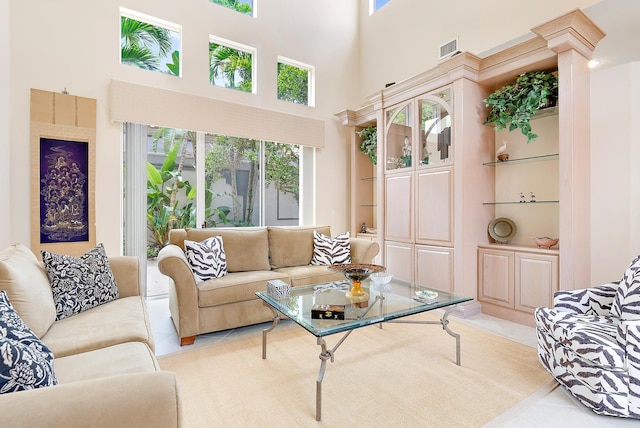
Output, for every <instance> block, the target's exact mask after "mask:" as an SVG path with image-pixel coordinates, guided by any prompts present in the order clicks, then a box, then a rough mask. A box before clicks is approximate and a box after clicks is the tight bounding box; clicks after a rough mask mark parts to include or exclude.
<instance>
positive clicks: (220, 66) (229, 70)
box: [209, 42, 253, 92]
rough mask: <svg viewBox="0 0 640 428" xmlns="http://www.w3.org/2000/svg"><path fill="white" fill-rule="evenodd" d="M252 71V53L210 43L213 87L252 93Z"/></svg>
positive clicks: (210, 71)
mask: <svg viewBox="0 0 640 428" xmlns="http://www.w3.org/2000/svg"><path fill="white" fill-rule="evenodd" d="M252 69H253V55H252V54H251V53H249V52H245V51H243V50H240V49H235V48H232V47H229V46H225V45H223V44H217V43H212V42H211V43H209V82H210V83H211V84H212V85H215V86H222V87H223V88H230V89H237V90H240V91H244V92H252V90H253V86H252V85H253V82H252V80H251V79H252Z"/></svg>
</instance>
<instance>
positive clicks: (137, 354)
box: [54, 342, 160, 384]
mask: <svg viewBox="0 0 640 428" xmlns="http://www.w3.org/2000/svg"><path fill="white" fill-rule="evenodd" d="M54 366H55V370H56V375H57V377H58V383H60V384H64V383H69V382H77V381H82V380H89V379H97V378H100V377H107V376H117V375H124V374H129V373H140V372H156V371H158V370H160V366H159V365H158V362H157V361H156V359H155V356H154V355H153V351H151V349H150V348H149V347H148V346H147V345H146V344H144V343H142V342H127V343H119V344H117V345H112V346H107V347H106V348H100V349H96V350H93V351H88V352H82V353H79V354H74V355H68V356H66V357H62V358H56V359H55V361H54Z"/></svg>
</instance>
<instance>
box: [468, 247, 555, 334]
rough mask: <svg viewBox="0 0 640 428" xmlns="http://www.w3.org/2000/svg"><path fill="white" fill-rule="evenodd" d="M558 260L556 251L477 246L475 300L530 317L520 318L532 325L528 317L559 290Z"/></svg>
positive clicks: (523, 316)
mask: <svg viewBox="0 0 640 428" xmlns="http://www.w3.org/2000/svg"><path fill="white" fill-rule="evenodd" d="M558 261H559V251H558V250H539V249H536V248H531V247H521V246H514V245H480V246H478V299H479V300H480V301H482V302H488V303H491V304H493V305H496V306H498V307H501V308H506V309H512V310H517V311H520V312H523V313H526V314H529V315H524V314H523V315H521V318H526V319H528V320H529V322H526V323H527V324H533V320H532V318H531V316H530V314H532V313H533V311H534V309H535V308H537V307H540V306H548V304H549V302H550V301H552V299H553V293H554V292H555V291H557V290H558V275H559V269H558V266H559V264H558ZM503 312H504V311H503ZM505 314H506V312H505Z"/></svg>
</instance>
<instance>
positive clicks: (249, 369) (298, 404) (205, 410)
mask: <svg viewBox="0 0 640 428" xmlns="http://www.w3.org/2000/svg"><path fill="white" fill-rule="evenodd" d="M414 318H415V319H431V320H433V319H437V318H436V317H435V315H431V314H420V315H415V316H414ZM450 321H451V323H450V327H451V329H452V330H453V331H454V332H457V333H460V334H461V335H462V339H461V356H462V358H461V359H462V365H461V366H457V365H456V364H455V339H454V338H453V337H451V336H449V335H448V334H446V332H445V331H443V330H442V328H441V327H440V326H438V325H414V324H384V326H383V329H382V330H381V329H379V328H378V327H377V326H368V327H364V328H360V329H358V330H355V331H354V332H353V333H351V335H350V336H349V337H348V338H347V339H346V341H345V342H344V343H343V344H342V345H341V346H340V347H339V348H338V349H337V351H336V353H335V362H334V363H331V362H327V369H326V372H325V376H324V381H323V383H322V388H323V398H322V400H323V401H322V421H321V422H316V420H315V388H316V378H317V376H318V370H319V368H320V359H319V358H318V355H319V353H320V347H319V346H318V345H317V344H316V338H315V337H314V336H313V335H311V334H310V333H308V332H307V331H305V330H303V329H302V328H301V327H298V326H295V325H292V326H290V327H287V326H278V327H277V328H276V329H275V330H274V331H272V332H271V333H269V335H268V339H269V341H268V348H267V359H266V360H263V359H262V358H261V355H262V348H261V346H262V337H261V335H260V334H259V333H257V334H256V335H255V336H252V337H249V338H241V339H238V340H235V341H231V342H226V343H224V344H221V345H212V346H210V347H207V348H202V349H198V350H194V351H187V352H181V353H178V354H173V355H170V356H166V357H160V358H159V361H160V366H161V367H162V369H163V370H170V371H174V372H176V373H177V376H178V381H179V385H180V394H181V396H182V403H183V409H184V425H185V426H186V427H210V426H219V427H315V426H327V427H358V426H366V427H377V426H380V427H390V426H394V427H417V426H421V427H479V426H482V425H483V424H485V423H487V422H489V421H490V420H492V419H493V418H495V417H496V416H498V415H500V414H501V413H502V412H504V411H506V410H507V409H509V408H510V407H512V406H514V405H515V404H517V403H518V402H519V401H520V400H522V399H523V398H525V397H527V396H528V395H530V394H532V393H534V392H535V391H536V390H538V389H539V388H540V387H542V386H543V385H544V384H545V383H547V382H548V381H549V379H550V378H549V374H547V372H546V371H545V370H544V369H543V368H542V366H541V365H540V364H539V363H538V361H537V356H536V351H535V349H533V348H530V347H528V346H525V345H522V344H519V343H516V342H512V341H510V340H508V339H505V338H502V337H498V336H495V335H492V334H490V333H487V332H486V331H483V330H479V329H476V328H473V327H471V326H469V325H468V324H465V323H464V322H460V321H456V320H455V318H453V319H451V320H450ZM340 337H342V335H341V334H336V335H333V336H328V337H326V338H325V339H326V341H327V345H328V347H329V348H333V346H334V345H335V343H336V342H337V341H338V340H339V339H340Z"/></svg>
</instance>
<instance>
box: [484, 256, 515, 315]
mask: <svg viewBox="0 0 640 428" xmlns="http://www.w3.org/2000/svg"><path fill="white" fill-rule="evenodd" d="M513 260H514V253H513V251H500V250H488V249H482V248H481V249H479V250H478V300H481V301H486V302H489V303H493V304H494V305H499V306H505V307H507V308H513V307H514V305H513V302H514V265H513Z"/></svg>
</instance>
